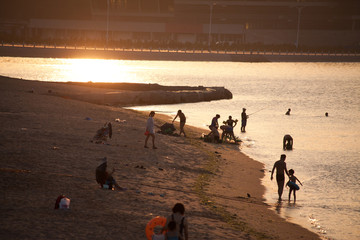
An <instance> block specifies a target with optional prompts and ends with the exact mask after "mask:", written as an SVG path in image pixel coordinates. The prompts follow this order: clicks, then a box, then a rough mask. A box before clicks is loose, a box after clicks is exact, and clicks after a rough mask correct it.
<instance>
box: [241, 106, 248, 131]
mask: <svg viewBox="0 0 360 240" xmlns="http://www.w3.org/2000/svg"><path fill="white" fill-rule="evenodd" d="M248 118H249V115H246V108H243V111H242V113H241V132H245V127H246V122H247V119H248Z"/></svg>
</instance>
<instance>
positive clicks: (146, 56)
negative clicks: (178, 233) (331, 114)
mask: <svg viewBox="0 0 360 240" xmlns="http://www.w3.org/2000/svg"><path fill="white" fill-rule="evenodd" d="M0 56H3V57H36V58H96V59H118V60H154V61H214V62H360V55H359V54H323V53H317V54H316V53H313V54H308V53H296V54H295V53H277V52H276V53H266V54H264V53H262V52H252V53H251V54H250V53H242V52H241V53H233V52H232V53H216V52H215V51H213V52H211V53H209V52H205V51H204V52H202V53H201V52H193V51H187V52H186V51H179V52H175V51H159V50H153V51H149V50H148V51H138V50H137V51H132V50H113V49H109V50H104V49H75V48H54V47H51V48H47V47H42V48H40V47H35V48H34V47H21V46H14V47H13V46H0Z"/></svg>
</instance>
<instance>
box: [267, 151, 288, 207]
mask: <svg viewBox="0 0 360 240" xmlns="http://www.w3.org/2000/svg"><path fill="white" fill-rule="evenodd" d="M285 159H286V155H285V154H281V156H280V160H278V161H276V162H275V163H274V166H273V169H272V171H271V177H270V179H271V180H273V174H274V170H275V168H276V182H277V185H278V194H279V201H281V196H282V193H283V190H284V183H285V174H284V172H285V173H286V175H288V176H289V173H288V171H287V168H286V163H285Z"/></svg>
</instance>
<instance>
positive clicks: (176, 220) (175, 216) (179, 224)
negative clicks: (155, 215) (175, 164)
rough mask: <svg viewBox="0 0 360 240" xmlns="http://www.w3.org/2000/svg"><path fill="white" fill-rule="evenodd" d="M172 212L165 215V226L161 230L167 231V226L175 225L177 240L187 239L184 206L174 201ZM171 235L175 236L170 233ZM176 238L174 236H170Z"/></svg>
mask: <svg viewBox="0 0 360 240" xmlns="http://www.w3.org/2000/svg"><path fill="white" fill-rule="evenodd" d="M172 212H173V213H172V214H171V215H170V216H168V217H167V219H166V224H165V227H164V228H163V229H162V230H161V232H164V231H167V230H168V229H169V228H173V225H176V227H175V229H176V230H175V232H176V234H177V239H179V240H188V239H189V234H188V232H189V231H188V222H187V218H186V217H185V207H184V205H183V204H182V203H176V204H175V205H174V207H173V208H172ZM171 237H175V236H174V235H173V234H171ZM172 239H176V238H172Z"/></svg>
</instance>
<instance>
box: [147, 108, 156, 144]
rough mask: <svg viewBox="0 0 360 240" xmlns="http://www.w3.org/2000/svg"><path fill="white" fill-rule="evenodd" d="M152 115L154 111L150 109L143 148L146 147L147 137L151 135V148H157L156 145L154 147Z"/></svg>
mask: <svg viewBox="0 0 360 240" xmlns="http://www.w3.org/2000/svg"><path fill="white" fill-rule="evenodd" d="M154 116H155V112H154V111H151V112H150V114H149V118H148V120H147V122H146V130H145V135H146V138H145V145H144V148H148V146H147V142H148V140H149V137H150V136H151V138H152V145H153V149H157V147H155V129H154V118H153V117H154Z"/></svg>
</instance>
